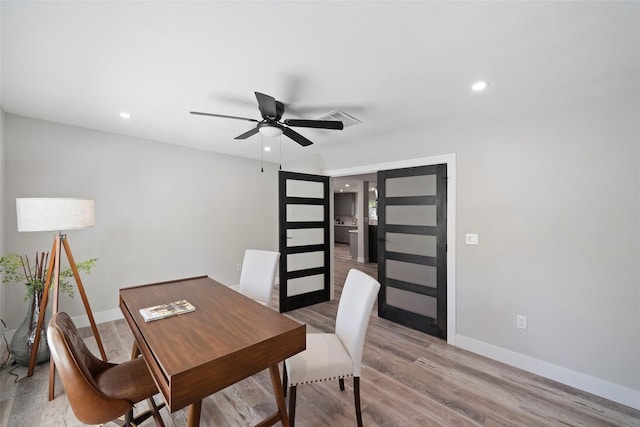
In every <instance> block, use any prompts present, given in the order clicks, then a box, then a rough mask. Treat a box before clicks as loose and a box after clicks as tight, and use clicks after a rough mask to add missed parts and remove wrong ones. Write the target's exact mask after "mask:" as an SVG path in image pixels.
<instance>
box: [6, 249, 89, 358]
mask: <svg viewBox="0 0 640 427" xmlns="http://www.w3.org/2000/svg"><path fill="white" fill-rule="evenodd" d="M48 259H49V254H48V253H45V252H42V253H36V259H35V262H34V263H33V265H32V264H31V263H30V261H29V258H28V257H27V256H24V257H22V256H20V255H18V254H7V255H5V256H3V257H2V258H0V273H1V274H2V283H17V284H23V285H24V286H25V289H26V292H25V298H24V299H25V300H26V301H29V305H28V309H27V314H26V316H25V318H24V321H23V322H22V324H21V325H20V326H19V327H18V329H17V330H16V332H15V334H14V335H13V338H12V339H11V345H10V348H11V353H12V354H13V358H14V360H15V362H16V363H18V364H19V365H22V366H28V365H29V359H30V357H31V349H32V347H33V342H34V340H35V335H36V329H37V325H38V316H39V314H40V304H41V301H42V296H43V295H44V282H45V280H46V278H47V273H48V267H47V261H48ZM97 261H98V259H97V258H92V259H89V260H86V261H82V262H80V263H77V264H76V266H77V268H78V272H84V273H87V274H89V273H91V269H92V268H93V266H94V265H95V263H96V262H97ZM72 276H73V271H72V270H71V268H70V267H69V268H65V269H62V268H61V270H60V283H59V286H60V291H62V292H64V293H65V294H67V295H69V296H70V297H73V293H74V287H73V285H72V284H71V283H69V280H68V279H69V278H70V277H72ZM51 282H53V279H52V280H51ZM51 285H53V283H51ZM45 320H47V321H48V318H47V316H46V315H45ZM46 323H47V322H46V321H45V322H44V323H43V325H42V331H41V333H40V344H39V346H38V357H37V359H36V361H37V363H42V362H45V361H47V360H49V347H48V345H47V339H46V337H47V334H46Z"/></svg>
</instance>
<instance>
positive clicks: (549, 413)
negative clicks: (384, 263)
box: [0, 246, 640, 427]
mask: <svg viewBox="0 0 640 427" xmlns="http://www.w3.org/2000/svg"><path fill="white" fill-rule="evenodd" d="M346 250H348V246H344V247H343V246H339V247H338V250H337V252H336V284H337V286H336V301H335V302H330V303H323V304H318V305H316V306H312V307H307V308H304V309H300V310H296V311H294V312H291V313H289V315H290V316H291V317H293V318H295V319H297V320H299V321H301V322H304V323H306V324H307V327H308V331H310V332H313V331H322V332H332V331H333V326H334V319H335V314H336V310H337V300H338V298H339V295H340V290H341V288H342V284H343V283H344V279H345V277H346V274H347V272H348V270H349V269H350V268H354V267H355V268H359V269H361V270H363V271H365V272H367V273H369V274H372V275H374V277H375V275H376V274H377V269H376V265H375V264H357V263H355V262H353V261H351V260H350V257H349V256H348V253H347V252H345V251H346ZM376 310H377V309H375V308H374V311H373V313H372V316H371V321H370V324H369V330H368V333H367V340H366V344H365V350H364V359H363V362H364V368H363V371H362V379H361V394H362V414H363V421H364V425H365V426H371V427H373V426H402V427H405V426H526V427H530V426H640V411H637V410H634V409H631V408H629V407H625V406H622V405H619V404H616V403H613V402H610V401H607V400H605V399H602V398H599V397H596V396H593V395H589V394H587V393H583V392H580V391H578V390H575V389H573V388H571V387H567V386H564V385H561V384H558V383H556V382H554V381H550V380H547V379H544V378H541V377H538V376H536V375H533V374H530V373H527V372H524V371H521V370H518V369H515V368H512V367H509V366H506V365H503V364H501V363H498V362H495V361H492V360H489V359H486V358H483V357H480V356H477V355H475V354H472V353H469V352H467V351H464V350H461V349H458V348H455V347H452V346H449V345H448V344H446V343H445V342H444V341H442V340H439V339H436V338H433V337H430V336H428V335H425V334H422V333H419V332H416V331H413V330H410V329H407V328H405V327H403V326H400V325H397V324H395V323H392V322H389V321H386V320H384V319H380V318H378V316H377V311H376ZM99 330H100V335H101V337H102V340H103V342H104V344H105V349H106V351H107V354H108V355H109V358H110V360H113V361H124V360H126V359H127V358H128V357H129V351H130V349H131V344H132V342H133V338H132V336H131V333H130V332H129V330H128V327H127V325H126V323H125V322H124V321H123V320H120V321H114V322H108V323H103V324H100V325H99ZM86 341H87V342H88V344H89V345H90V346H93V347H92V348H94V349H95V348H96V346H95V340H94V339H93V338H92V337H90V338H87V340H86ZM96 353H97V351H96ZM8 371H9V370H8V369H5V370H2V371H0V422H1V423H2V424H1V425H4V426H12V427H13V426H16V427H18V426H28V427H34V426H62V425H64V426H77V425H82V424H80V423H78V422H77V421H76V419H75V417H74V416H73V413H72V412H71V409H70V408H69V405H68V403H67V401H66V399H65V395H64V391H63V389H62V386H61V384H60V382H59V381H58V382H56V398H55V399H54V400H53V401H52V402H47V387H48V377H47V375H48V365H41V366H38V367H37V368H36V372H35V374H34V376H33V377H31V378H24V379H21V380H20V381H19V382H18V383H14V382H13V380H14V377H12V376H10V375H9V372H8ZM25 371H26V369H24V368H19V369H17V370H16V371H15V372H16V373H17V374H18V375H19V376H20V377H21V378H22V377H23V376H24V375H25ZM345 383H346V385H347V389H346V390H345V391H344V392H340V391H339V389H338V384H337V382H335V383H333V382H330V383H320V384H314V385H307V386H300V387H298V404H297V405H296V406H297V408H296V425H297V426H299V427H320V426H332V427H341V426H354V425H355V424H356V422H355V414H354V410H353V388H352V385H351V381H346V382H345ZM160 398H161V397H160V396H157V397H156V400H158V399H160ZM141 407H144V404H141ZM275 410H276V406H275V402H274V400H273V396H272V389H271V382H270V379H269V375H268V373H267V372H266V371H265V372H263V373H260V374H258V375H255V376H253V377H251V378H248V379H246V380H244V381H242V382H240V383H238V384H236V385H234V386H231V387H229V388H227V389H225V390H223V391H221V392H219V393H217V394H215V395H213V396H211V397H209V398H207V399H205V400H204V402H203V405H202V425H203V426H248V425H255V424H256V423H258V422H259V421H260V420H261V419H262V418H264V417H266V416H267V415H269V414H271V413H273V412H275ZM161 413H162V417H163V419H164V421H165V423H166V424H167V426H168V427H171V426H173V427H178V426H184V425H185V424H186V412H185V411H184V410H183V411H178V412H176V413H174V414H169V413H168V412H167V410H166V409H163V410H162V411H161ZM144 425H145V426H153V425H154V424H153V421H147V422H146V423H144Z"/></svg>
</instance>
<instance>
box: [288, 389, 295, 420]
mask: <svg viewBox="0 0 640 427" xmlns="http://www.w3.org/2000/svg"><path fill="white" fill-rule="evenodd" d="M295 425H296V386H294V385H292V386H291V390H289V426H290V427H294V426H295Z"/></svg>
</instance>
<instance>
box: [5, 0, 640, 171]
mask: <svg viewBox="0 0 640 427" xmlns="http://www.w3.org/2000/svg"><path fill="white" fill-rule="evenodd" d="M639 4H640V3H639V2H605V3H597V2H370V1H362V2H340V1H334V2H321V1H317V2H239V1H237V2H188V3H186V2H137V1H136V2H125V1H118V2H116V1H107V2H55V1H47V2H26V1H15V2H14V1H2V3H0V8H1V9H0V12H1V15H2V28H1V37H2V52H1V60H2V64H1V66H2V68H1V72H2V74H1V79H0V82H1V84H2V87H1V99H0V101H1V103H2V108H3V109H4V110H5V111H6V112H8V113H12V114H17V115H24V116H29V117H35V118H40V119H45V120H51V121H55V122H60V123H65V124H71V125H76V126H82V127H87V128H92V129H98V130H103V131H108V132H115V133H119V134H124V135H131V136H136V137H141V138H148V139H151V140H155V141H161V142H167V143H171V144H179V145H184V146H189V147H195V148H198V149H205V150H212V151H216V152H222V153H229V154H233V155H238V156H243V157H249V158H260V156H261V148H260V144H261V136H260V135H259V134H258V135H255V136H253V137H251V138H250V139H247V140H245V141H236V140H234V139H233V138H234V137H235V136H237V135H239V134H241V133H243V132H245V131H247V130H249V129H250V128H251V126H253V124H252V123H249V122H244V121H239V120H225V119H218V118H209V117H199V116H192V115H190V114H189V111H191V110H197V111H205V112H212V113H219V114H227V115H235V116H242V117H249V118H256V119H259V118H260V116H259V112H258V109H257V104H256V101H255V97H254V95H253V93H254V91H259V92H264V93H267V94H269V95H272V96H274V97H275V98H277V99H279V100H281V101H283V102H284V103H285V104H287V105H288V108H289V109H288V110H287V112H285V116H284V117H285V118H300V117H302V118H315V117H317V116H319V115H321V114H323V113H326V112H329V111H331V110H333V109H336V108H338V109H341V110H343V111H345V112H347V113H349V114H351V115H353V116H355V117H356V118H358V119H360V120H361V121H362V123H361V124H359V125H357V126H354V127H349V128H346V129H345V130H343V131H326V130H324V131H323V130H307V129H298V130H299V131H300V133H302V134H303V135H305V136H306V137H308V138H310V139H311V140H312V141H314V143H315V144H314V145H312V146H310V147H307V148H302V147H300V146H298V145H297V144H295V143H294V142H293V141H291V140H289V139H287V138H285V137H282V142H281V143H282V148H283V151H282V158H283V160H285V161H286V160H294V159H300V158H302V157H303V156H308V155H316V154H319V153H322V151H323V150H327V149H335V148H338V147H340V146H341V145H344V144H349V143H350V142H352V141H366V140H372V141H377V140H379V139H381V138H382V139H386V140H388V141H389V143H393V139H394V137H395V136H396V135H398V134H401V133H402V132H406V131H412V132H415V131H417V132H419V131H420V129H426V128H428V127H429V126H431V125H433V124H434V123H438V122H446V121H449V122H451V121H458V120H466V119H468V118H470V117H479V118H480V119H481V118H482V116H483V115H485V114H488V113H489V112H493V113H495V112H496V111H505V110H508V109H510V108H521V107H523V106H525V107H526V106H528V105H538V106H539V105H545V104H546V103H557V102H564V101H567V100H572V99H579V98H581V97H582V98H583V97H593V96H603V95H610V94H616V93H618V94H629V93H634V92H635V93H637V91H638V90H640V78H639V76H640V53H639V51H640V42H639V39H640V32H639V31H640V30H638V28H640V13H639V10H640V7H639ZM479 79H485V80H488V81H489V82H490V83H491V85H490V86H489V89H488V90H486V91H485V92H483V93H473V92H472V91H471V90H470V85H471V84H472V83H473V82H474V81H476V80H479ZM121 111H127V112H129V113H130V114H131V115H132V118H131V119H130V120H123V119H121V118H120V117H119V113H120V112H121ZM278 141H279V139H276V140H275V142H276V144H275V147H274V150H273V151H272V152H271V153H267V154H265V159H266V160H271V161H275V162H277V161H278V160H279V156H280V151H279V149H278ZM273 142H274V140H273V139H266V138H265V143H266V144H272V143H273Z"/></svg>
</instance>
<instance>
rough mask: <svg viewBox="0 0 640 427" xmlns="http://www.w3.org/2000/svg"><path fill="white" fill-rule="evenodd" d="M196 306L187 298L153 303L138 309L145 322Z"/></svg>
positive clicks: (185, 311)
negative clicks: (157, 303) (151, 305)
mask: <svg viewBox="0 0 640 427" xmlns="http://www.w3.org/2000/svg"><path fill="white" fill-rule="evenodd" d="M195 309H196V308H195V307H194V306H193V305H192V304H191V303H190V302H189V301H187V300H184V299H183V300H180V301H175V302H171V303H168V304H160V305H154V306H153V307H146V308H141V309H140V314H141V315H142V318H143V319H144V321H145V322H151V321H153V320H158V319H164V318H165V317H171V316H177V315H178V314H184V313H189V312H191V311H194V310H195Z"/></svg>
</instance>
